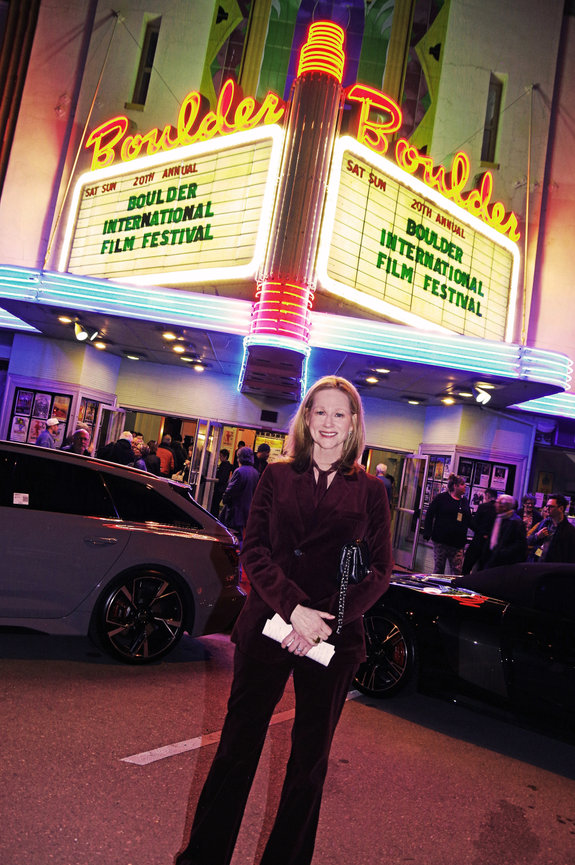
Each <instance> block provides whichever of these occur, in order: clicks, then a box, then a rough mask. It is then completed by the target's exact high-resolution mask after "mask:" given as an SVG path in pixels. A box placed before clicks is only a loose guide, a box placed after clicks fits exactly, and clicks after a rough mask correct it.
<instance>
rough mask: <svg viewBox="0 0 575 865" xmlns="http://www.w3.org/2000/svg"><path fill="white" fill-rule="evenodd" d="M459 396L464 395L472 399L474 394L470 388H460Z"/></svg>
mask: <svg viewBox="0 0 575 865" xmlns="http://www.w3.org/2000/svg"><path fill="white" fill-rule="evenodd" d="M457 396H462V397H465V398H466V399H471V397H472V396H473V394H472V393H471V391H470V390H459V391H457Z"/></svg>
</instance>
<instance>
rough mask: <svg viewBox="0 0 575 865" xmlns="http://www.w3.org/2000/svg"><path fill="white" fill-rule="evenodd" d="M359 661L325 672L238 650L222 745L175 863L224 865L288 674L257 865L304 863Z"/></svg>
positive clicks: (305, 662) (290, 659)
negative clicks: (284, 741) (283, 750)
mask: <svg viewBox="0 0 575 865" xmlns="http://www.w3.org/2000/svg"><path fill="white" fill-rule="evenodd" d="M356 667H357V664H356V663H355V662H351V663H350V662H349V661H348V662H346V663H342V662H340V663H337V653H336V655H335V656H334V657H333V659H332V661H331V663H330V664H329V666H328V667H323V666H322V665H321V664H318V663H316V662H315V661H310V660H309V659H308V658H295V657H294V656H293V655H290V654H289V653H288V652H287V651H286V660H285V661H282V662H281V663H266V662H264V661H261V660H254V659H253V658H249V657H247V656H246V655H244V654H242V653H241V652H240V651H239V650H237V649H236V652H235V658H234V680H233V683H232V690H231V694H230V699H229V702H228V713H227V716H226V720H225V722H224V726H223V730H222V736H221V739H220V743H219V746H218V749H217V752H216V755H215V757H214V761H213V763H212V767H211V769H210V772H209V774H208V777H207V779H206V782H205V784H204V788H203V790H202V793H201V795H200V799H199V801H198V807H197V810H196V815H195V818H194V823H193V826H192V831H191V836H190V841H189V843H188V845H187V847H186V849H185V850H184V851H182V853H180V855H179V856H178V858H177V860H176V862H177V863H178V865H229V863H230V861H231V859H232V855H233V851H234V846H235V843H236V839H237V836H238V832H239V829H240V824H241V821H242V817H243V814H244V810H245V807H246V803H247V799H248V795H249V792H250V789H251V785H252V782H253V779H254V776H255V773H256V769H257V766H258V762H259V759H260V755H261V751H262V748H263V745H264V741H265V737H266V733H267V729H268V725H269V722H270V719H271V717H272V714H273V711H274V709H275V707H276V705H277V703H278V701H279V700H280V698H281V696H282V694H283V691H284V689H285V686H286V683H287V680H288V678H289V675H290V672H292V670H293V681H294V691H295V702H296V709H295V719H294V723H293V728H292V746H291V752H290V757H289V761H288V765H287V770H286V776H285V780H284V785H283V789H282V793H281V799H280V803H279V806H278V811H277V814H276V819H275V822H274V826H273V828H272V831H271V834H270V837H269V840H268V842H267V845H266V848H265V851H264V854H263V857H262V859H261V862H260V865H309V863H310V862H311V859H312V856H313V848H314V844H315V836H316V831H317V824H318V819H319V811H320V805H321V797H322V791H323V784H324V779H325V775H326V772H327V768H328V760H329V751H330V748H331V743H332V739H333V735H334V732H335V728H336V726H337V722H338V720H339V717H340V715H341V711H342V709H343V706H344V703H345V699H346V695H347V692H348V690H349V687H350V685H351V681H352V678H353V674H354V672H355V669H356Z"/></svg>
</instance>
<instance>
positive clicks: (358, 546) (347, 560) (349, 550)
mask: <svg viewBox="0 0 575 865" xmlns="http://www.w3.org/2000/svg"><path fill="white" fill-rule="evenodd" d="M368 574H369V550H368V548H367V544H366V542H365V541H360V540H358V541H353V542H352V543H350V544H344V545H343V547H342V549H341V555H340V558H339V604H338V610H337V628H336V634H339V633H341V629H342V627H343V614H344V612H345V596H346V594H347V587H348V585H349V583H354V584H357V583H361V581H362V580H363V579H365V577H367V575H368Z"/></svg>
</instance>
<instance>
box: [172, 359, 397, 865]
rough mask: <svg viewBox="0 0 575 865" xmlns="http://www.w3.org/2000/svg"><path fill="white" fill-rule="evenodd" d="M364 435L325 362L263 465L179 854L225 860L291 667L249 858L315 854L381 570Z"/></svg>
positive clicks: (384, 533)
mask: <svg viewBox="0 0 575 865" xmlns="http://www.w3.org/2000/svg"><path fill="white" fill-rule="evenodd" d="M363 443H364V428H363V411H362V406H361V401H360V398H359V394H358V393H357V391H356V389H355V388H354V387H353V385H351V384H350V383H349V382H348V381H346V380H345V379H342V378H338V377H335V376H328V377H326V378H324V379H321V380H320V381H319V382H317V383H316V384H315V385H314V386H313V387H312V388H311V389H310V391H309V392H308V394H307V395H306V397H305V398H304V401H303V403H302V404H301V406H300V407H299V409H298V412H297V414H296V416H295V418H294V421H293V423H292V426H291V430H290V435H289V437H288V441H287V446H286V453H287V458H286V460H285V461H283V462H275V463H273V464H272V465H270V466H268V468H266V470H265V472H264V473H263V475H262V476H261V480H260V482H259V484H258V486H257V489H256V492H255V495H254V498H253V502H252V507H251V511H250V515H249V520H248V525H247V529H246V533H245V539H244V548H243V552H242V562H243V566H244V568H245V571H246V573H247V576H248V579H249V581H250V586H251V590H250V593H249V595H248V599H247V602H246V604H245V606H244V608H243V610H242V612H241V614H240V616H239V618H238V621H237V622H236V626H235V628H234V631H233V633H232V640H233V642H234V643H235V644H236V650H235V657H234V680H233V683H232V691H231V696H230V700H229V703H228V714H227V717H226V720H225V723H224V726H223V730H222V735H221V739H220V743H219V746H218V750H217V753H216V756H215V758H214V762H213V764H212V768H211V769H210V772H209V775H208V778H207V780H206V782H205V785H204V788H203V790H202V793H201V795H200V799H199V802H198V806H197V810H196V815H195V819H194V823H193V826H192V831H191V837H190V839H189V841H188V844H187V846H186V848H185V850H183V851H182V852H181V853H180V855H179V856H178V857H177V859H176V863H177V865H229V863H230V861H231V859H232V856H233V851H234V846H235V842H236V838H237V834H238V831H239V828H240V823H241V819H242V815H243V812H244V808H245V805H246V801H247V798H248V795H249V792H250V788H251V784H252V781H253V778H254V775H255V772H256V768H257V765H258V761H259V757H260V754H261V750H262V747H263V744H264V741H265V737H266V732H267V728H268V725H269V723H270V719H271V717H272V714H273V712H274V709H275V707H276V705H277V703H278V701H279V700H280V698H281V696H282V694H283V691H284V688H285V686H286V683H287V681H288V679H289V678H290V676H293V683H294V691H295V719H294V724H293V730H292V747H291V754H290V758H289V762H288V766H287V770H286V777H285V781H284V785H283V790H282V794H281V799H280V802H279V806H278V810H277V814H276V818H275V822H274V826H273V828H272V831H271V835H270V837H269V839H268V841H267V844H266V848H265V850H264V853H263V856H262V858H261V860H260V865H309V863H310V862H311V860H312V856H313V849H314V843H315V836H316V830H317V823H318V818H319V810H320V803H321V797H322V790H323V784H324V779H325V775H326V772H327V766H328V758H329V751H330V747H331V742H332V738H333V735H334V733H335V729H336V726H337V722H338V720H339V717H340V714H341V711H342V709H343V706H344V703H345V698H346V695H347V692H348V689H349V687H350V685H351V682H352V679H353V675H354V673H355V670H356V669H357V666H358V664H359V663H360V662H361V661H362V660H364V658H365V642H364V630H363V620H362V615H363V613H364V612H365V611H366V610H368V609H369V607H371V606H372V605H373V604H374V602H375V601H376V600H377V599H378V598H379V597H380V596H381V595H382V594H383V592H384V591H385V590H386V588H387V586H388V584H389V579H390V574H391V561H392V560H391V542H390V532H389V524H390V517H389V502H388V499H387V494H386V492H385V487H384V486H383V484H382V483H381V482H380V481H379V480H378V479H377V478H375V477H373V476H370V475H367V474H366V473H365V471H364V470H363V468H362V467H361V466H360V465H359V463H358V458H359V457H360V456H361V454H362V452H363ZM356 539H362V540H364V541H365V542H366V543H367V546H368V548H369V553H370V571H369V573H368V575H367V576H366V577H365V579H364V580H363V581H362V582H360V583H358V584H357V585H351V584H350V587H349V589H348V592H347V596H346V603H345V608H344V609H343V610H341V609H340V605H339V597H340V595H339V581H338V571H339V559H340V555H341V549H342V545H343V544H346V543H350V542H352V541H355V540H356ZM340 614H341V628H338V627H337V624H336V623H337V622H338V619H339V618H340ZM275 615H277V616H278V617H279V618H280V619H282V620H283V627H284V632H283V633H284V636H283V639H282V638H281V637H280V638H279V639H278V640H277V641H276V640H275V639H271V638H270V637H268V636H265V635H264V634H263V633H262V632H263V629H264V627H266V623H267V622H268V620H270V619H272V618H274V616H275ZM280 640H281V642H280ZM320 644H321V645H320ZM314 648H320V649H323V650H324V651H326V652H328V653H329V652H332V651H333V655H332V657H331V658H330V659H329V660H328V661H327V664H326V665H324V663H318V662H316V661H315V660H312V659H311V658H308V657H306V656H307V655H308V653H309V652H310V651H311V650H312V649H314ZM312 657H313V656H312ZM326 660H327V659H324V662H325V661H326ZM350 801H351V800H346V804H345V807H346V808H347V809H348V810H349V807H350ZM358 816H359V815H358Z"/></svg>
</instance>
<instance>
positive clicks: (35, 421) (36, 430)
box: [26, 417, 46, 445]
mask: <svg viewBox="0 0 575 865" xmlns="http://www.w3.org/2000/svg"><path fill="white" fill-rule="evenodd" d="M45 429H46V421H44V420H42V419H41V418H35V417H33V418H32V420H31V421H30V426H29V427H28V438H27V439H26V441H27V442H28V444H31V445H33V444H35V443H36V439H37V438H38V436H39V435H40V433H41V432H42V431H43V430H45Z"/></svg>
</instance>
